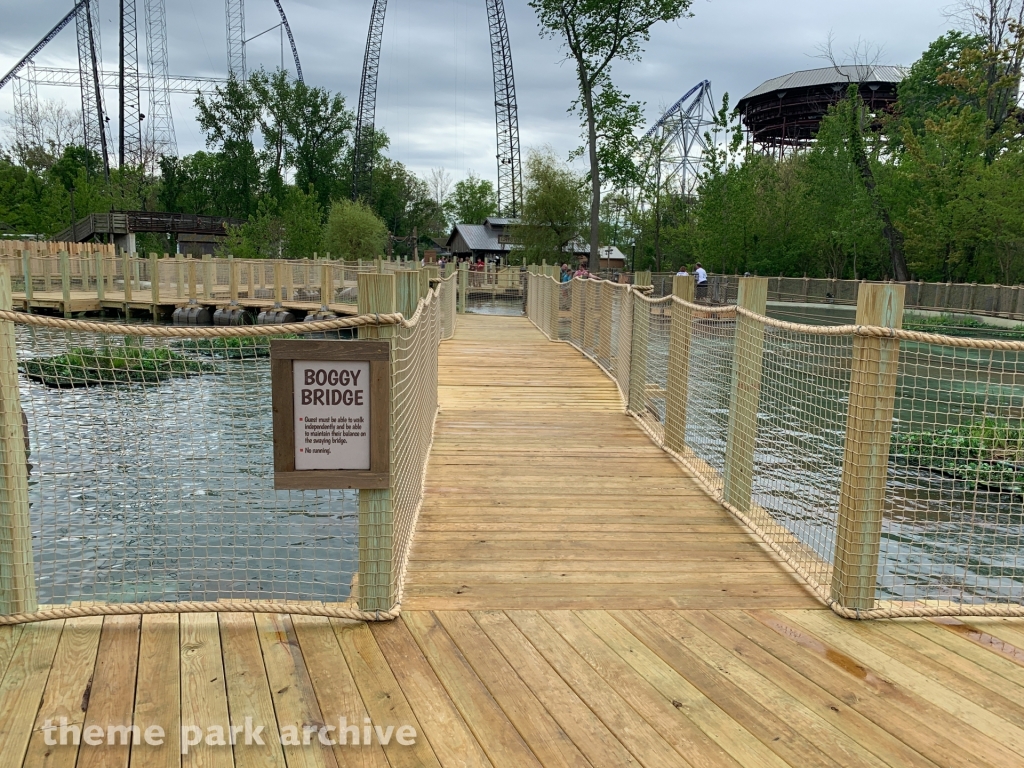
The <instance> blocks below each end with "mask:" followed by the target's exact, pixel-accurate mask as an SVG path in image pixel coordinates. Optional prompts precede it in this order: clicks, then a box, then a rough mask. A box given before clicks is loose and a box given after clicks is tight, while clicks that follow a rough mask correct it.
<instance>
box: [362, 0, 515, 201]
mask: <svg viewBox="0 0 1024 768" xmlns="http://www.w3.org/2000/svg"><path fill="white" fill-rule="evenodd" d="M387 5H388V3H387V0H374V3H373V11H372V13H371V14H370V30H369V33H368V34H367V36H366V53H365V55H364V56H363V77H362V82H361V84H360V86H359V112H358V116H357V118H356V142H355V150H354V155H353V162H352V198H353V199H358V198H360V197H364V196H366V195H367V194H368V193H369V191H370V189H371V179H372V176H373V155H374V148H373V137H374V131H373V128H374V119H375V112H376V105H377V71H378V69H379V67H380V49H381V41H382V39H383V36H384V16H385V13H386V11H387ZM487 21H488V26H489V27H490V33H491V63H492V65H493V67H494V108H495V117H496V122H497V128H498V155H497V160H498V208H499V210H501V211H502V212H503V213H505V214H506V215H508V216H512V217H515V216H518V215H519V212H520V208H521V206H522V194H523V193H522V190H523V181H522V179H523V177H522V169H521V164H520V153H519V112H518V105H517V103H516V84H515V77H514V75H513V73H512V46H511V43H510V42H509V36H508V24H507V23H506V21H505V4H504V3H503V2H502V0H487Z"/></svg>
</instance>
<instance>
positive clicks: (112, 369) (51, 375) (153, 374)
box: [19, 344, 213, 389]
mask: <svg viewBox="0 0 1024 768" xmlns="http://www.w3.org/2000/svg"><path fill="white" fill-rule="evenodd" d="M19 367H20V368H21V370H22V371H23V372H24V373H25V375H26V376H28V378H29V379H31V380H32V381H37V382H39V383H41V384H44V385H46V386H47V387H54V388H58V389H69V388H72V387H90V386H96V385H101V384H159V383H160V382H163V381H168V380H170V379H172V378H174V377H177V376H190V375H196V374H200V373H204V372H207V371H212V370H213V368H212V367H211V366H210V365H209V364H207V363H201V362H198V361H196V360H191V359H189V358H187V357H184V356H183V355H179V354H178V353H176V352H172V351H171V350H169V349H166V348H162V347H158V348H156V349H146V348H143V347H139V346H136V345H134V344H126V345H125V346H123V347H109V346H108V347H100V348H98V349H94V348H91V347H76V348H74V349H70V350H68V351H67V352H65V353H64V354H62V355H56V356H54V357H44V358H35V359H32V360H25V361H24V362H22V363H21V364H20V366H19Z"/></svg>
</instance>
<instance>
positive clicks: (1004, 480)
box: [890, 418, 1024, 495]
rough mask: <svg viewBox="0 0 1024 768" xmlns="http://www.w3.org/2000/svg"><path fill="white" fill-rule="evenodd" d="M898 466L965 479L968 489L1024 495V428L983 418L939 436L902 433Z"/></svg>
mask: <svg viewBox="0 0 1024 768" xmlns="http://www.w3.org/2000/svg"><path fill="white" fill-rule="evenodd" d="M890 456H891V458H892V460H893V461H894V462H895V463H896V464H900V465H904V466H912V467H920V468H921V469H927V470H930V471H933V472H938V473H940V474H942V475H945V476H947V477H950V478H953V479H955V480H959V481H962V482H963V483H964V484H965V485H966V486H967V488H968V489H970V490H976V489H979V488H980V489H983V490H993V491H1003V492H1008V493H1014V494H1018V495H1019V494H1024V430H1022V429H1021V427H1020V426H1019V425H1017V424H1011V423H1010V422H1009V421H1007V420H1005V419H991V418H986V419H979V420H976V421H974V422H973V423H970V424H964V425H960V426H956V427H949V428H948V429H942V430H938V431H935V432H905V433H900V432H897V433H895V434H893V436H892V440H891V444H890Z"/></svg>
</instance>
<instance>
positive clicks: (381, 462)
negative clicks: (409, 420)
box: [270, 339, 391, 491]
mask: <svg viewBox="0 0 1024 768" xmlns="http://www.w3.org/2000/svg"><path fill="white" fill-rule="evenodd" d="M296 360H321V361H325V362H359V363H366V362H368V363H369V364H370V388H369V392H370V469H369V470H347V469H345V470H332V469H319V470H305V471H299V470H296V469H295V405H294V404H295V400H294V395H295V389H294V376H293V373H292V368H293V363H294V361H296ZM270 380H271V386H272V398H273V418H274V488H276V489H277V490H283V491H305V490H327V489H342V488H367V489H382V488H389V487H391V344H390V342H387V341H341V340H334V339H324V340H316V341H310V340H306V339H273V340H271V342H270Z"/></svg>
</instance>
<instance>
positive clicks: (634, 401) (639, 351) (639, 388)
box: [585, 280, 651, 416]
mask: <svg viewBox="0 0 1024 768" xmlns="http://www.w3.org/2000/svg"><path fill="white" fill-rule="evenodd" d="M592 282H594V281H593V280H588V281H587V283H588V284H589V283H592ZM590 309H591V307H590V305H589V302H588V306H587V311H588V312H589V311H590ZM586 325H590V323H586V324H585V326H586ZM650 328H651V308H650V307H649V306H648V304H647V302H646V301H644V300H643V299H642V298H641V296H640V294H635V295H634V296H633V329H632V334H631V341H630V345H629V346H630V360H629V398H628V402H629V406H628V408H629V412H630V413H635V414H637V415H638V416H642V415H643V413H644V410H645V409H646V408H647V339H648V336H649V334H650Z"/></svg>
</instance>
